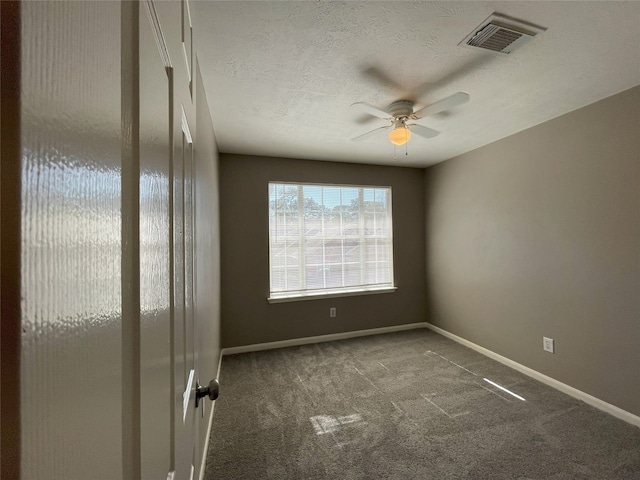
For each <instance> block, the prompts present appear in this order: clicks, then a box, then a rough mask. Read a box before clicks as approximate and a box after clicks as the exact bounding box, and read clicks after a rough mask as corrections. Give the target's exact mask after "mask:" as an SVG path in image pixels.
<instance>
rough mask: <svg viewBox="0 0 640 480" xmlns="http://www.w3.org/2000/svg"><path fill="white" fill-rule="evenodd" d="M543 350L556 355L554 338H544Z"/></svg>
mask: <svg viewBox="0 0 640 480" xmlns="http://www.w3.org/2000/svg"><path fill="white" fill-rule="evenodd" d="M542 348H543V350H544V351H545V352H549V353H554V348H553V338H548V337H542Z"/></svg>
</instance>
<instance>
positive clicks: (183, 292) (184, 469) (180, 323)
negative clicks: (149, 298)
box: [173, 110, 197, 480]
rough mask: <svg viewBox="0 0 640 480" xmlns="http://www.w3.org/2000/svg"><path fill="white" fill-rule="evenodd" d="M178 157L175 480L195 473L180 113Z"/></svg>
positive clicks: (187, 147) (186, 149)
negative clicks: (179, 147) (177, 400)
mask: <svg viewBox="0 0 640 480" xmlns="http://www.w3.org/2000/svg"><path fill="white" fill-rule="evenodd" d="M179 127H180V128H181V131H182V135H181V149H179V150H177V151H178V152H179V153H180V154H179V155H178V156H177V158H175V159H174V166H173V167H174V168H173V224H174V235H173V248H174V254H173V259H174V271H175V273H174V279H175V284H174V289H173V295H174V301H173V305H174V312H173V319H174V346H175V348H174V351H175V354H174V357H173V366H174V377H175V389H174V396H176V397H177V398H178V399H179V400H180V402H179V404H176V410H175V436H174V447H175V471H176V479H180V480H181V479H191V478H193V476H194V471H195V435H196V434H197V432H196V431H195V428H196V422H195V381H196V379H197V375H196V371H195V354H194V345H195V342H194V326H193V318H194V315H193V313H194V308H193V291H194V289H193V188H192V186H193V181H192V168H193V166H192V163H193V139H192V136H191V130H190V127H189V121H188V119H187V116H186V113H184V110H182V118H181V125H180V126H179Z"/></svg>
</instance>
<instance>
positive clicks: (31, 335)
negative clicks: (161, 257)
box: [21, 2, 122, 480]
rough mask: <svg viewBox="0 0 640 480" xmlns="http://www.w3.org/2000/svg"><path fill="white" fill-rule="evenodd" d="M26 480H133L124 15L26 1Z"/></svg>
mask: <svg viewBox="0 0 640 480" xmlns="http://www.w3.org/2000/svg"><path fill="white" fill-rule="evenodd" d="M22 9H23V17H22V22H23V27H22V28H23V31H22V42H23V55H22V59H23V60H22V61H23V65H22V78H23V88H22V106H23V117H22V145H23V153H22V155H23V157H22V192H23V193H22V272H21V275H22V282H21V288H22V299H23V300H22V309H23V316H22V329H23V342H22V343H23V351H22V372H21V375H22V379H23V380H22V425H23V432H24V433H23V440H22V445H23V446H22V455H23V460H22V464H23V476H24V478H26V479H32V478H33V479H35V478H38V479H40V478H60V479H62V478H64V479H88V478H91V479H108V480H113V479H117V478H120V477H121V469H122V466H121V402H122V399H121V363H120V362H121V350H120V349H121V338H120V327H121V319H120V305H121V304H120V138H119V136H120V5H119V3H118V2H23V3H22Z"/></svg>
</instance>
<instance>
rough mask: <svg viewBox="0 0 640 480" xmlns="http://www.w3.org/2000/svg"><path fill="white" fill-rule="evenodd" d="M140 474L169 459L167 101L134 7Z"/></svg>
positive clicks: (149, 38) (159, 65) (146, 19)
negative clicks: (137, 47)
mask: <svg viewBox="0 0 640 480" xmlns="http://www.w3.org/2000/svg"><path fill="white" fill-rule="evenodd" d="M139 5H140V12H139V13H140V18H139V21H140V30H139V35H140V37H139V39H140V50H139V52H140V69H139V72H140V83H139V92H140V93H139V95H140V97H139V98H140V124H139V125H140V183H139V199H140V201H139V215H140V217H139V218H140V220H139V225H140V466H141V478H143V479H152V478H159V479H166V478H167V473H168V472H170V471H171V470H172V468H173V466H172V458H171V428H172V421H171V416H172V412H173V409H172V395H171V371H172V366H171V364H170V358H171V308H170V300H171V271H170V270H171V268H170V266H171V256H170V250H171V248H170V244H171V234H170V218H171V210H170V205H169V203H170V202H169V200H170V199H169V197H170V188H171V184H170V179H171V133H172V132H171V101H172V93H171V91H170V87H171V85H170V82H169V75H168V72H167V70H166V61H165V60H164V58H165V56H164V55H163V50H162V46H161V45H159V44H158V43H157V41H156V38H157V34H158V30H157V29H158V26H157V25H155V24H154V22H153V15H152V13H151V10H150V7H151V5H150V4H149V3H147V2H140V4H139Z"/></svg>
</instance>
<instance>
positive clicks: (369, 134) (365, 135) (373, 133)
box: [351, 125, 426, 142]
mask: <svg viewBox="0 0 640 480" xmlns="http://www.w3.org/2000/svg"><path fill="white" fill-rule="evenodd" d="M390 128H391V125H389V126H387V127H380V128H376V129H375V130H371V131H370V132H367V133H363V134H362V135H358V136H357V137H354V138H352V139H351V141H353V142H359V141H361V140H364V139H366V138H369V137H375V136H376V135H378V134H380V133H382V130H389V129H390ZM425 128H426V127H425Z"/></svg>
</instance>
